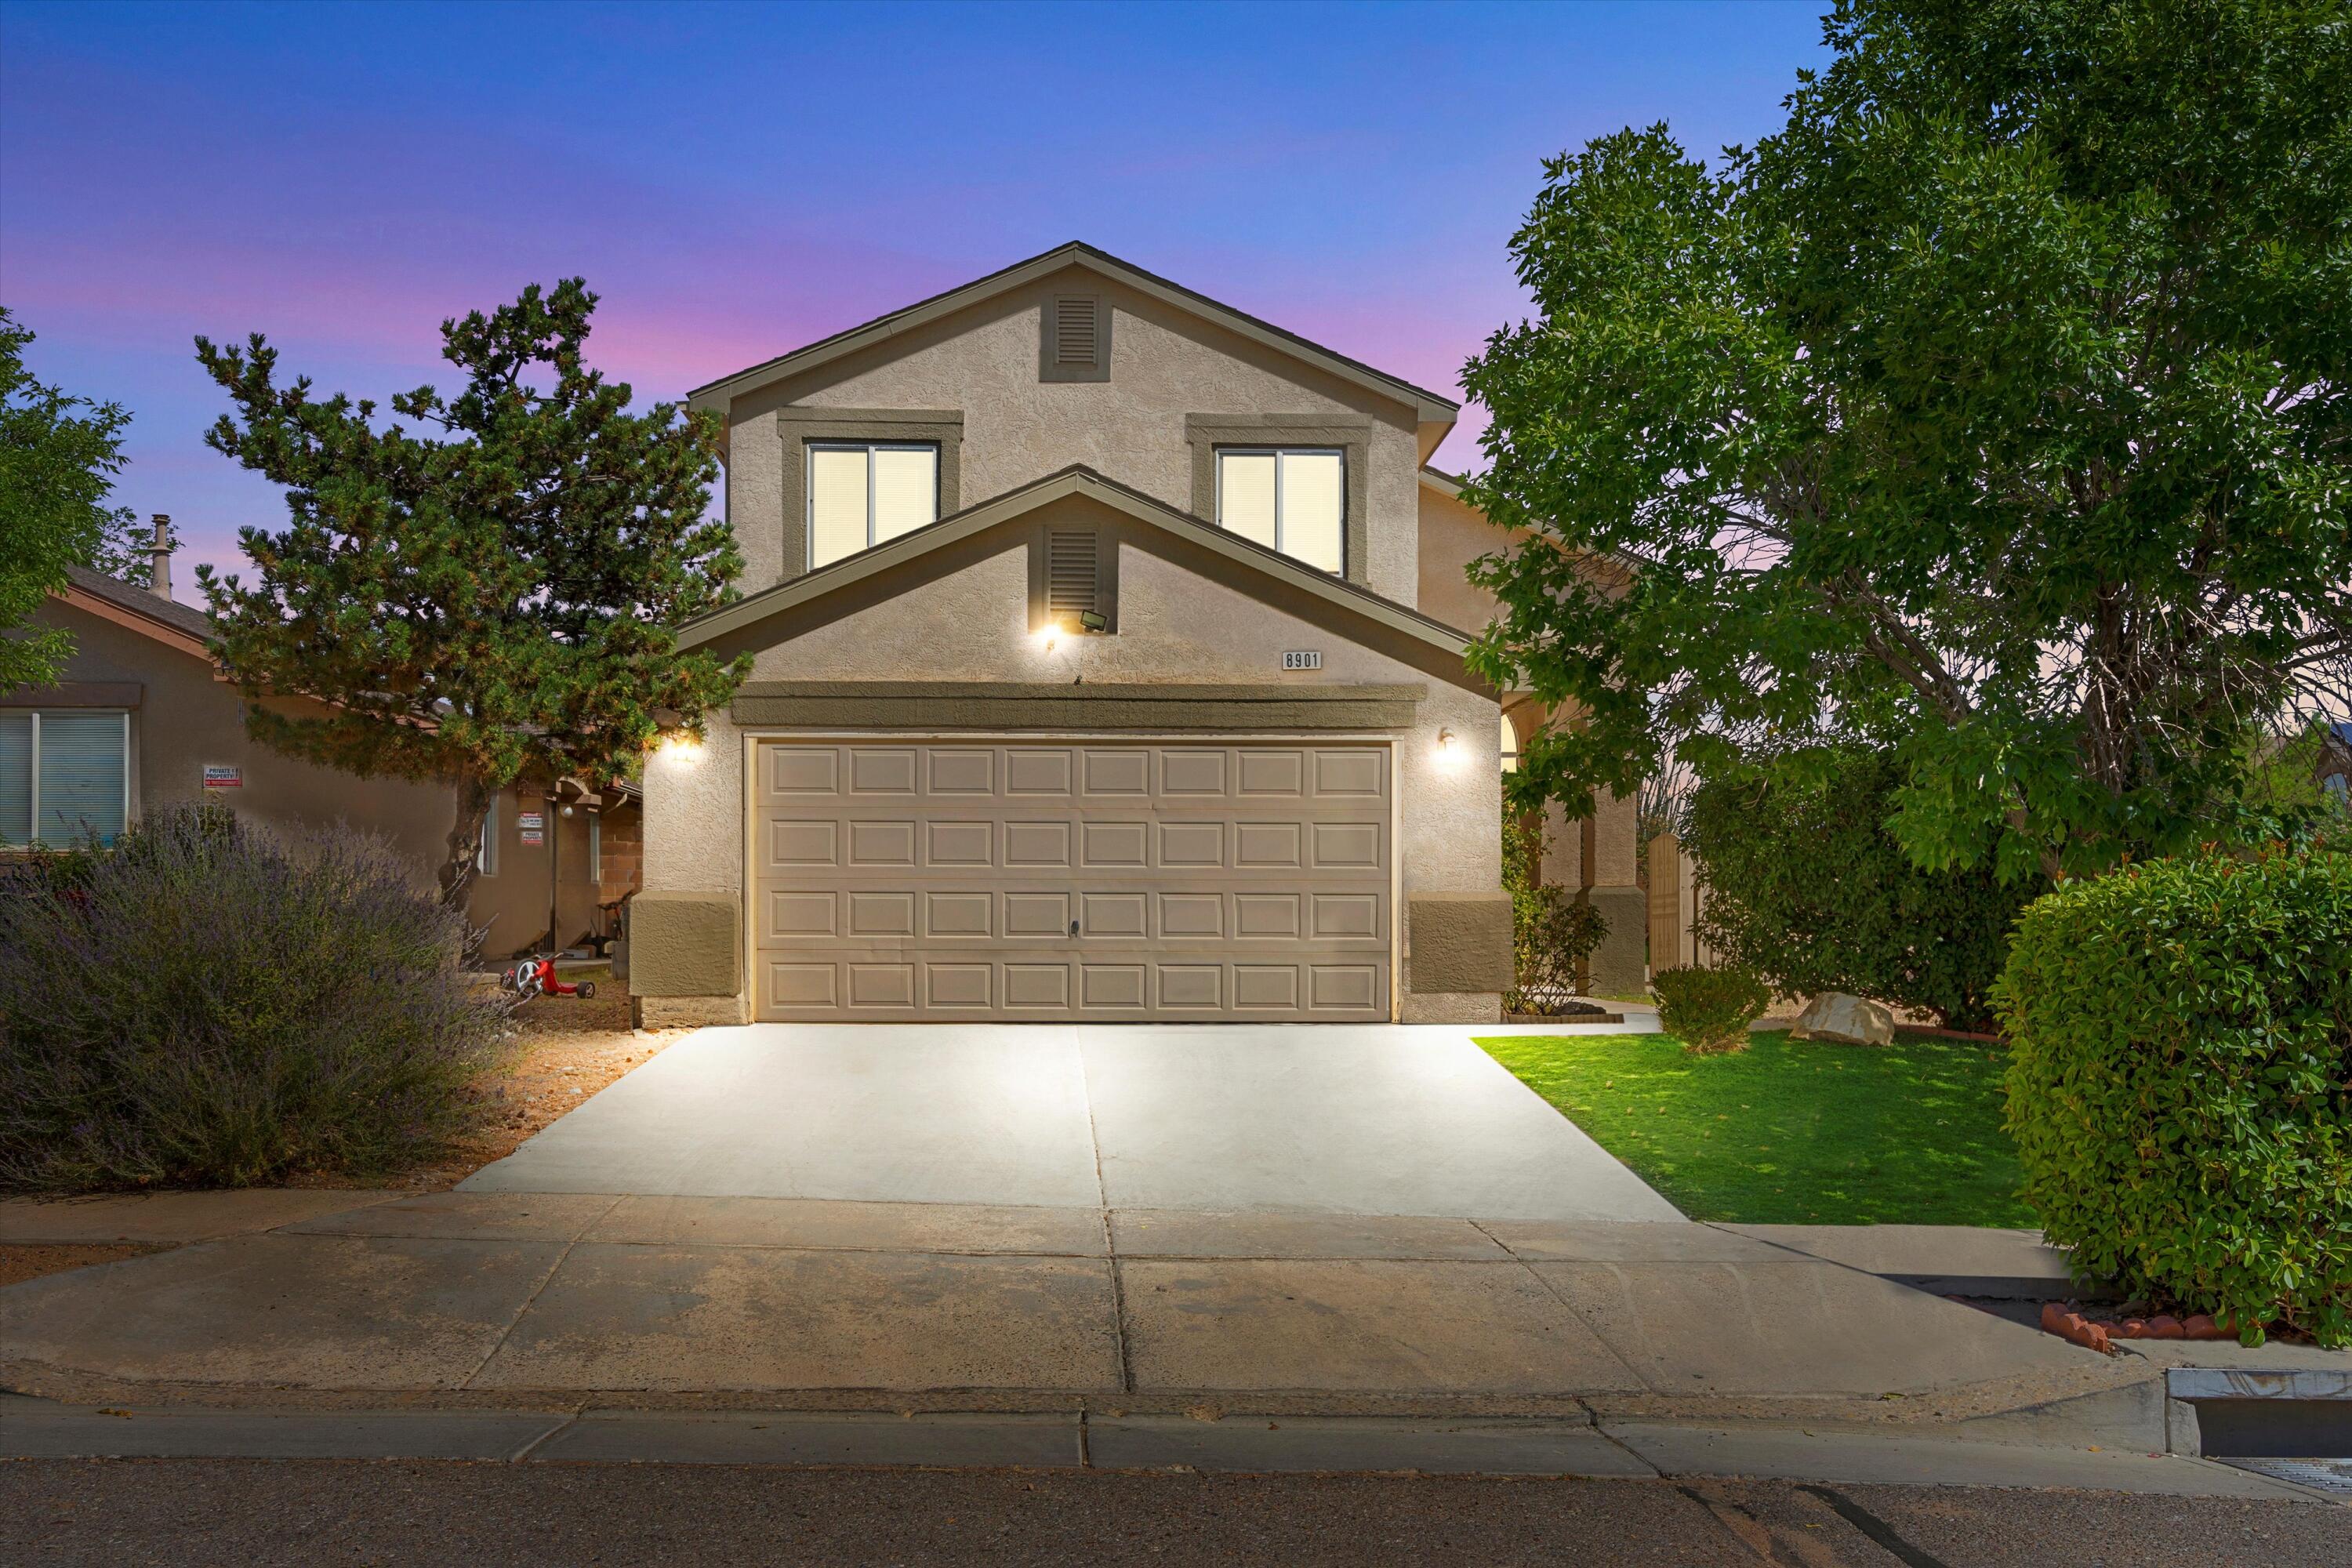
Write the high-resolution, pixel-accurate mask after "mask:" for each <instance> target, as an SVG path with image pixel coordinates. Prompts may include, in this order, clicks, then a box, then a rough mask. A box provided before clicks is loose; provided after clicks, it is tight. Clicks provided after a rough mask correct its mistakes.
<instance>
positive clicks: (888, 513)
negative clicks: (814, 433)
mask: <svg viewBox="0 0 2352 1568" xmlns="http://www.w3.org/2000/svg"><path fill="white" fill-rule="evenodd" d="M939 520H940V449H939V447H936V446H931V445H928V444H925V445H915V444H908V443H884V442H879V441H865V442H842V441H812V442H810V443H809V448H808V540H809V569H810V570H811V571H814V570H815V569H816V568H818V567H820V566H826V565H830V564H832V563H834V562H835V561H838V560H840V559H842V558H843V557H844V556H847V555H855V554H856V553H857V552H859V551H861V550H871V549H872V548H873V547H874V546H876V545H877V544H881V543H884V542H887V541H889V540H893V539H896V538H898V536H899V535H900V534H902V533H910V532H912V531H914V530H916V529H919V528H921V527H923V526H924V525H925V524H927V523H933V522H937V521H939Z"/></svg>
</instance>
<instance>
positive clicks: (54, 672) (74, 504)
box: [0, 307, 147, 691]
mask: <svg viewBox="0 0 2352 1568" xmlns="http://www.w3.org/2000/svg"><path fill="white" fill-rule="evenodd" d="M32 341H33V334H32V333H31V332H30V331H26V329H25V328H24V327H23V326H22V325H20V324H19V323H18V322H17V321H16V317H15V316H14V315H12V314H10V312H9V311H8V310H6V308H5V307H0V633H6V634H16V632H17V630H18V628H20V627H22V626H24V625H25V624H26V622H27V621H28V620H29V619H30V618H31V617H32V614H33V612H34V611H35V610H36V609H37V608H39V607H40V605H41V601H42V600H44V599H45V598H47V596H48V595H49V594H50V593H51V592H52V591H53V590H56V589H58V588H62V587H64V586H65V584H66V568H67V567H68V566H94V567H96V568H98V569H99V570H100V571H102V572H113V573H115V574H117V575H122V574H123V572H122V568H123V567H125V566H126V565H130V564H132V563H136V564H137V567H138V574H137V575H136V576H135V577H132V578H131V579H130V580H131V581H133V582H137V583H140V584H144V583H145V582H146V580H147V573H146V563H144V562H143V561H140V560H139V559H138V557H137V556H136V555H135V553H134V552H133V550H132V548H131V538H130V531H131V510H130V509H129V508H127V507H110V506H108V505H107V504H106V502H107V500H108V498H109V496H110V494H111V493H112V491H113V488H114V479H115V476H116V475H117V474H120V473H121V471H122V432H123V430H124V429H125V428H126V427H128V426H129V425H130V423H131V416H130V415H128V414H125V413H124V412H123V411H122V409H121V407H120V406H118V405H115V404H111V403H92V402H90V401H89V399H87V398H81V397H74V396H71V395H68V394H67V393H64V392H61V391H59V390H58V388H56V387H54V386H47V385H44V384H42V383H40V382H38V381H36V380H34V379H33V376H32V374H31V373H30V372H28V371H27V370H26V368H25V348H26V344H28V343H30V342H32ZM72 651H73V639H72V638H71V637H68V635H67V634H66V633H65V632H64V631H62V630H58V629H56V628H54V627H53V628H51V629H50V630H47V631H45V632H39V633H34V634H27V635H22V636H18V635H6V636H0V691H5V690H6V689H9V688H10V687H13V686H20V685H23V686H47V685H48V684H49V683H50V682H52V681H54V680H56V679H57V678H58V671H59V670H60V669H61V668H63V666H64V664H65V661H66V659H67V658H68V656H70V654H71V653H72Z"/></svg>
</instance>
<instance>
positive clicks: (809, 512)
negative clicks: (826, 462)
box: [801, 440, 940, 572]
mask: <svg viewBox="0 0 2352 1568" xmlns="http://www.w3.org/2000/svg"><path fill="white" fill-rule="evenodd" d="M819 452H863V453H865V454H866V549H867V550H871V549H873V548H874V546H875V544H876V543H877V541H876V539H875V537H874V454H875V453H877V452H929V454H930V455H931V521H932V522H937V521H939V520H940V444H939V443H938V442H937V441H835V440H822V441H819V440H811V441H809V442H807V443H806V451H805V452H804V454H803V458H802V461H801V472H802V473H803V474H805V475H807V476H808V482H807V484H806V485H805V486H804V487H803V488H804V489H806V490H807V491H808V494H807V495H806V496H805V497H803V500H802V506H801V537H802V539H803V548H802V551H801V556H802V562H801V564H802V567H803V570H806V571H810V572H814V571H815V570H816V569H817V563H816V464H815V463H814V461H812V460H811V459H813V458H814V457H815V456H816V454H817V453H819ZM924 526H925V527H929V523H926V524H924ZM908 532H910V533H911V532H913V530H912V529H909V530H908ZM890 537H891V538H892V539H902V538H904V537H906V536H905V535H904V534H897V533H894V534H892V535H891V536H890ZM856 553H858V552H856V551H852V552H850V554H851V555H855V554H856ZM841 559H842V560H844V561H846V560H848V559H849V556H848V555H845V556H842V557H841ZM825 564H826V565H828V566H830V565H832V564H833V563H832V562H830V561H828V562H826V563H825Z"/></svg>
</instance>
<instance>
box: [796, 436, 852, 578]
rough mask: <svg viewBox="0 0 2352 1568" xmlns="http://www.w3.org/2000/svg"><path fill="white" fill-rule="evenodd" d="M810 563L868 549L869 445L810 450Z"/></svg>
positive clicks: (824, 562)
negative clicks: (867, 465)
mask: <svg viewBox="0 0 2352 1568" xmlns="http://www.w3.org/2000/svg"><path fill="white" fill-rule="evenodd" d="M808 478H809V566H810V568H811V569H812V570H814V569H815V568H816V567H819V566H825V565H830V564H831V563H834V562H835V561H838V560H840V559H842V558H843V557H844V556H846V555H855V554H856V553H857V552H859V551H861V550H863V549H865V548H866V448H864V447H811V448H810V449H809V464H808Z"/></svg>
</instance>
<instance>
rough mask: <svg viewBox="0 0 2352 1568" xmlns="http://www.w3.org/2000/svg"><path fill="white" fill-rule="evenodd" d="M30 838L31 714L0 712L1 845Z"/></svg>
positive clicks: (19, 844) (13, 844)
mask: <svg viewBox="0 0 2352 1568" xmlns="http://www.w3.org/2000/svg"><path fill="white" fill-rule="evenodd" d="M32 838H33V716H32V715H31V714H30V713H0V845H8V846H10V847H16V848H20V849H21V848H22V847H25V846H26V845H27V844H29V843H31V842H32Z"/></svg>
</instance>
